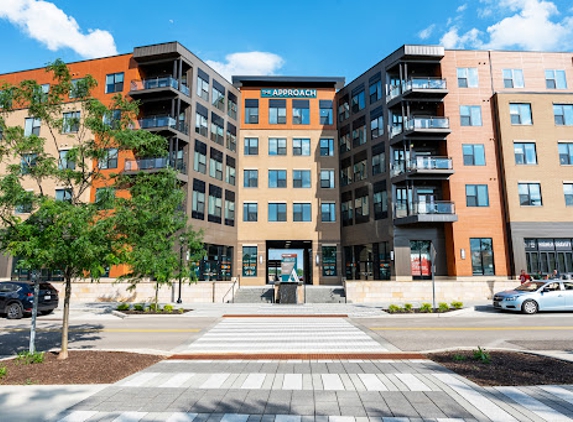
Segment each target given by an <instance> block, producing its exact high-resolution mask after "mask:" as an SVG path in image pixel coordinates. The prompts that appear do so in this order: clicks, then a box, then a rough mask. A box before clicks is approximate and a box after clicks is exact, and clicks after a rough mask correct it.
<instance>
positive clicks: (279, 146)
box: [269, 138, 287, 155]
mask: <svg viewBox="0 0 573 422" xmlns="http://www.w3.org/2000/svg"><path fill="white" fill-rule="evenodd" d="M286 150H287V140H286V138H269V155H286Z"/></svg>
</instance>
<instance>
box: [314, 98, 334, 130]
mask: <svg viewBox="0 0 573 422" xmlns="http://www.w3.org/2000/svg"><path fill="white" fill-rule="evenodd" d="M318 106H319V107H320V124H321V125H331V124H332V123H333V119H332V101H331V100H319V102H318Z"/></svg>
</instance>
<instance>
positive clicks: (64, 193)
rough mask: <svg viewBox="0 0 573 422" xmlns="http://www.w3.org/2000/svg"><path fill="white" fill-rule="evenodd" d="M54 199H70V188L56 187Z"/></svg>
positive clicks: (69, 200) (68, 200)
mask: <svg viewBox="0 0 573 422" xmlns="http://www.w3.org/2000/svg"><path fill="white" fill-rule="evenodd" d="M55 198H56V201H66V202H71V201H72V190H71V189H70V188H65V189H56V195H55Z"/></svg>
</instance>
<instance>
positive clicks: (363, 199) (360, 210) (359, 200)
mask: <svg viewBox="0 0 573 422" xmlns="http://www.w3.org/2000/svg"><path fill="white" fill-rule="evenodd" d="M369 218H370V205H369V200H368V194H367V193H365V194H362V195H361V196H357V197H356V199H354V219H355V220H356V223H357V224H358V223H364V222H367V221H368V220H369Z"/></svg>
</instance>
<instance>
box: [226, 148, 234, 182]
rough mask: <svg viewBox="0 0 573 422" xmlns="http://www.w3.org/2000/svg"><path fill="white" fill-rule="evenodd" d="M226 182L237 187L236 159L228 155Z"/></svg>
mask: <svg viewBox="0 0 573 422" xmlns="http://www.w3.org/2000/svg"><path fill="white" fill-rule="evenodd" d="M225 182H227V183H228V184H230V185H233V186H235V159H234V158H233V157H229V156H228V155H227V157H226V166H225Z"/></svg>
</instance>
